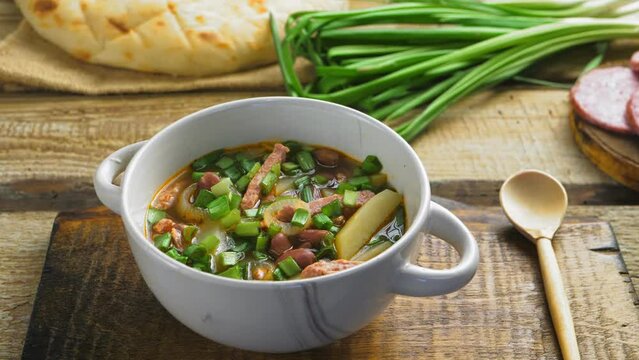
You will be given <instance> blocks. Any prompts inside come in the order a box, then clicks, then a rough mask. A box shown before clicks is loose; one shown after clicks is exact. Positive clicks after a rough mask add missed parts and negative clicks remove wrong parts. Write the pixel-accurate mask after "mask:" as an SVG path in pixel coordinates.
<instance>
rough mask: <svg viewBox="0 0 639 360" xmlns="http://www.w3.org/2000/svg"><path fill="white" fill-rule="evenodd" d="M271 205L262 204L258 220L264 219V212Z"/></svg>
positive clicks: (258, 210)
mask: <svg viewBox="0 0 639 360" xmlns="http://www.w3.org/2000/svg"><path fill="white" fill-rule="evenodd" d="M270 204H271V203H266V204H262V205H260V207H259V208H257V216H256V217H257V218H259V219H261V218H263V217H264V212H265V211H266V208H267V207H268V206H269V205H270Z"/></svg>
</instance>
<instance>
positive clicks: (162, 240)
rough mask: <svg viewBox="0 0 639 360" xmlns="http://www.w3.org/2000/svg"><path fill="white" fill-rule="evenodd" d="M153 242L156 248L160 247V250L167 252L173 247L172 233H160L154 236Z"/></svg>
mask: <svg viewBox="0 0 639 360" xmlns="http://www.w3.org/2000/svg"><path fill="white" fill-rule="evenodd" d="M153 243H154V244H155V247H156V248H158V249H160V251H162V252H167V251H168V250H169V249H170V248H171V234H170V233H164V234H160V235H158V236H156V237H155V238H153Z"/></svg>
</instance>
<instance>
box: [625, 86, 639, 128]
mask: <svg viewBox="0 0 639 360" xmlns="http://www.w3.org/2000/svg"><path fill="white" fill-rule="evenodd" d="M627 111H628V113H627V116H628V125H629V126H630V127H631V128H632V130H634V132H635V134H639V90H637V91H635V92H634V94H632V96H631V97H630V101H628V109H627Z"/></svg>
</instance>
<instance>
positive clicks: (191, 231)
mask: <svg viewBox="0 0 639 360" xmlns="http://www.w3.org/2000/svg"><path fill="white" fill-rule="evenodd" d="M197 231H198V228H197V226H195V225H188V226H185V227H184V229H182V236H183V237H184V240H186V242H187V243H190V242H191V241H192V240H193V238H194V237H195V234H197Z"/></svg>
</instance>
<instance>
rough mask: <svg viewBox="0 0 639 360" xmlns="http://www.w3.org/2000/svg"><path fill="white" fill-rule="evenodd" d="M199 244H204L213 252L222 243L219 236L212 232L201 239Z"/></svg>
mask: <svg viewBox="0 0 639 360" xmlns="http://www.w3.org/2000/svg"><path fill="white" fill-rule="evenodd" d="M199 244H200V245H202V246H203V247H204V248H205V249H206V251H207V252H209V253H213V252H215V250H216V249H217V247H218V246H219V245H220V239H219V238H218V237H217V236H215V235H213V234H211V235H209V236H207V237H205V238H204V239H202V240H200V242H199Z"/></svg>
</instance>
